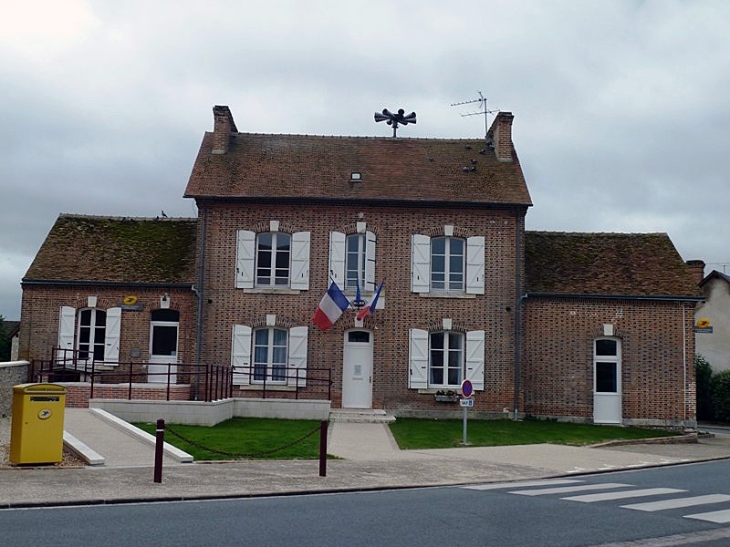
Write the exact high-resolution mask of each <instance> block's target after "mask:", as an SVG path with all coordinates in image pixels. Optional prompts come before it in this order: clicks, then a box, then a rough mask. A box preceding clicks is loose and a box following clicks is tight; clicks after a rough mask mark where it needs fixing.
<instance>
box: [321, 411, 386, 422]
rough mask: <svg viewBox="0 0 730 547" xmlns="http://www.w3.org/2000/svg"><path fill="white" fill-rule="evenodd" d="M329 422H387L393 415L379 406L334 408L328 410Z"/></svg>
mask: <svg viewBox="0 0 730 547" xmlns="http://www.w3.org/2000/svg"><path fill="white" fill-rule="evenodd" d="M330 421H331V422H350V423H363V424H389V423H392V422H394V421H395V416H392V415H390V414H388V413H387V412H386V411H385V410H382V409H379V408H336V409H332V410H330Z"/></svg>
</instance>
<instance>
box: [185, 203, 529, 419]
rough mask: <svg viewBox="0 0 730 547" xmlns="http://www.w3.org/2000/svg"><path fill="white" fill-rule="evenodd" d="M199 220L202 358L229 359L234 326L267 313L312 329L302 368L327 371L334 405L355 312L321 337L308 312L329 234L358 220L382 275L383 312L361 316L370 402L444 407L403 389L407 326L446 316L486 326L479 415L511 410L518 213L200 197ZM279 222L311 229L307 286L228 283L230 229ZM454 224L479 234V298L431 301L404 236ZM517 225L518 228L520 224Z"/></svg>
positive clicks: (317, 293)
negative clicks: (482, 251)
mask: <svg viewBox="0 0 730 547" xmlns="http://www.w3.org/2000/svg"><path fill="white" fill-rule="evenodd" d="M199 208H200V210H201V217H202V216H205V217H206V219H207V224H206V259H205V262H206V264H205V265H206V267H205V272H206V273H205V276H206V283H205V295H204V301H205V305H204V311H203V313H204V323H205V331H204V337H203V347H202V353H203V359H204V360H205V361H209V362H213V363H229V362H230V358H231V357H230V355H231V333H232V326H233V325H234V324H236V323H240V324H247V325H260V324H264V322H265V316H266V314H276V316H277V323H279V324H284V325H289V326H297V325H306V326H310V327H311V328H310V330H309V353H308V365H309V366H310V367H325V368H330V369H331V370H332V379H333V381H334V386H333V387H334V390H333V406H334V407H338V406H340V405H341V397H342V359H343V348H344V337H345V331H346V330H347V329H351V328H354V326H355V325H354V312H352V311H347V312H345V314H344V316H343V318H342V319H340V321H339V322H337V323H336V324H335V326H334V327H333V328H332V329H330V330H328V331H326V332H324V333H322V332H320V331H319V330H318V329H316V328H314V327H313V326H312V323H311V316H312V313H313V312H314V310H315V308H316V307H317V305H318V303H319V301H320V299H321V298H322V295H323V294H324V293H325V291H326V289H327V286H328V282H329V280H328V279H329V274H328V269H329V265H328V261H329V233H330V231H333V230H336V231H341V232H345V233H353V230H354V227H355V223H356V222H358V221H359V222H366V223H367V229H368V230H371V231H374V232H375V233H376V234H377V250H376V261H377V262H376V268H375V270H376V279H377V281H378V282H379V281H380V280H382V279H383V278H387V280H386V282H385V286H384V289H383V297H384V299H385V309H381V310H378V311H377V313H376V314H375V316H374V317H372V318H368V319H366V321H365V328H366V329H369V330H371V331H372V332H373V334H374V356H373V361H374V371H373V406H374V407H376V408H390V409H392V408H403V409H409V410H419V409H421V410H427V409H431V410H433V409H442V408H443V405H441V406H437V405H436V403H435V402H434V397H433V395H432V394H419V393H418V392H417V391H415V390H410V389H408V374H409V364H408V329H409V328H422V329H423V328H428V326H429V324H433V323H436V324H440V322H441V320H442V319H443V318H451V319H453V320H454V323H455V325H459V326H460V328H463V329H464V330H485V331H486V333H487V334H486V390H485V392H483V393H478V394H477V396H476V409H477V410H478V411H499V412H501V411H502V409H503V408H504V407H505V406H512V400H513V374H514V372H513V353H514V311H513V310H514V295H515V261H516V253H515V235H516V231H517V230H518V229H519V230H522V215H523V211H522V210H476V209H475V210H470V209H457V208H446V207H444V208H439V209H436V208H426V207H423V208H408V209H406V208H398V207H365V206H362V205H357V206H348V205H342V206H334V205H333V206H330V207H324V206H308V207H304V206H293V205H265V204H261V205H256V206H255V207H248V208H244V207H242V206H241V205H239V204H222V203H221V204H216V205H215V206H214V207H207V206H206V204H205V203H199ZM270 220H278V221H280V223H281V230H282V231H306V230H308V231H311V249H310V289H309V290H308V291H303V292H301V293H299V294H282V293H279V294H264V293H260V292H253V291H247V290H242V289H235V288H234V276H235V256H236V230H238V229H247V230H255V229H256V227H259V226H262V225H263V226H268V223H269V221H270ZM447 224H449V225H454V227H455V233H457V234H458V235H460V236H462V237H468V236H473V235H483V236H485V238H486V266H485V276H486V284H485V285H486V294H485V295H483V296H482V295H478V296H476V297H475V298H429V297H421V296H419V295H418V294H414V293H411V292H410V282H411V235H412V234H414V233H422V234H428V235H432V236H435V235H438V234H439V233H440V231H442V230H443V227H444V225H447ZM518 226H519V227H518Z"/></svg>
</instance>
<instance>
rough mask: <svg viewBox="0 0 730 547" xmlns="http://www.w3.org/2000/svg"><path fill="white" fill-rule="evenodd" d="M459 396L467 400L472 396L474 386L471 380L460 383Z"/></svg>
mask: <svg viewBox="0 0 730 547" xmlns="http://www.w3.org/2000/svg"><path fill="white" fill-rule="evenodd" d="M461 394H462V395H463V396H464V397H467V398H468V397H471V396H472V395H474V386H473V385H472V383H471V380H464V381H463V382H461Z"/></svg>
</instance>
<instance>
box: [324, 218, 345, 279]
mask: <svg viewBox="0 0 730 547" xmlns="http://www.w3.org/2000/svg"><path fill="white" fill-rule="evenodd" d="M330 277H332V279H333V280H334V281H335V283H337V286H338V287H339V288H340V289H342V290H345V234H343V233H342V232H330ZM327 285H329V282H328V283H327Z"/></svg>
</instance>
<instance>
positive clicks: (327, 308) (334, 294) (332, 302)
mask: <svg viewBox="0 0 730 547" xmlns="http://www.w3.org/2000/svg"><path fill="white" fill-rule="evenodd" d="M349 305H350V302H349V301H348V300H347V297H346V296H345V295H344V293H343V292H342V291H341V290H340V288H339V287H338V286H337V283H335V282H334V281H333V282H332V283H330V288H329V289H327V292H326V293H325V295H324V296H323V297H322V301H321V302H320V303H319V306H318V307H317V309H316V310H315V312H314V315H313V316H312V321H313V322H314V324H315V325H316V326H317V327H319V330H327V329H328V328H330V327H331V326H332V325H334V324H335V322H336V321H337V320H338V319H339V318H340V316H341V315H342V312H343V311H345V310H346V309H347V307H348V306H349Z"/></svg>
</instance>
